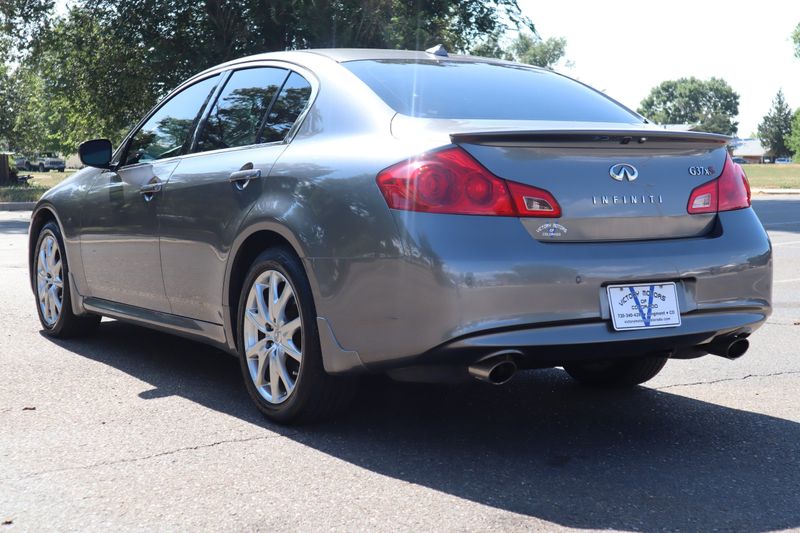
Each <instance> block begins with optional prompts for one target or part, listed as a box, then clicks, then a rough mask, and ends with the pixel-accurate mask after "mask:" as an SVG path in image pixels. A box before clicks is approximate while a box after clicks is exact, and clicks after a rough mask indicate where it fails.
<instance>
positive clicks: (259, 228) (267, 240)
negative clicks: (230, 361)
mask: <svg viewBox="0 0 800 533" xmlns="http://www.w3.org/2000/svg"><path fill="white" fill-rule="evenodd" d="M274 247H283V248H285V249H287V250H289V251H290V252H292V253H293V254H294V255H295V256H296V257H297V259H298V260H299V261H300V263H301V266H302V268H303V271H304V272H305V274H306V276H307V277H308V281H309V284H310V285H311V292H312V295H313V296H314V297H315V299H316V294H317V287H316V284H315V280H314V276H313V273H312V272H309V269H308V268H306V265H305V262H304V261H303V258H304V257H305V253H304V252H303V249H302V247H301V246H300V243H299V242H298V241H297V239H296V238H295V237H294V235H293V234H292V233H291V231H289V230H288V229H287V228H286V227H285V226H282V225H280V224H277V223H274V222H265V223H261V224H257V225H254V226H251V227H250V228H248V230H247V231H246V232H243V233H242V234H240V235H239V237H238V238H237V240H236V242H235V243H234V246H233V247H232V249H231V253H230V255H229V260H228V267H227V268H226V271H225V282H224V283H223V294H222V302H223V305H224V306H225V308H226V311H225V317H224V319H225V329H226V330H227V337H228V348H229V349H230V351H231V352H236V350H237V342H238V341H237V335H236V331H237V328H238V324H237V320H238V317H237V310H238V308H239V298H240V296H241V292H242V285H243V284H244V278H245V276H246V275H247V270H248V269H249V268H250V265H252V264H253V261H254V260H255V258H256V257H258V255H259V254H260V253H261V252H263V251H264V250H266V249H268V248H274Z"/></svg>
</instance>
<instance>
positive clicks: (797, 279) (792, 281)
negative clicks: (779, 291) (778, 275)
mask: <svg viewBox="0 0 800 533" xmlns="http://www.w3.org/2000/svg"><path fill="white" fill-rule="evenodd" d="M796 281H800V278H791V279H776V280H775V283H794V282H796Z"/></svg>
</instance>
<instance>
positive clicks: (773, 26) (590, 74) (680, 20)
mask: <svg viewBox="0 0 800 533" xmlns="http://www.w3.org/2000/svg"><path fill="white" fill-rule="evenodd" d="M67 2H68V0H56V5H57V8H58V10H59V11H60V12H63V11H64V7H65V4H66V3H67ZM519 5H520V8H521V9H522V11H523V13H524V14H525V15H527V16H528V17H529V18H530V19H532V20H533V22H534V24H535V25H536V30H537V31H538V32H539V34H540V35H541V36H542V37H544V38H547V37H564V38H566V39H567V53H566V59H568V60H570V61H571V62H572V63H573V66H572V67H565V66H563V65H562V66H559V67H557V68H556V70H558V71H559V72H562V73H564V74H567V75H568V76H571V77H573V78H576V79H579V80H580V81H582V82H584V83H587V84H589V85H591V86H592V87H594V88H596V89H599V90H601V91H603V92H605V93H606V94H608V95H609V96H611V97H612V98H614V99H615V100H618V101H619V102H621V103H623V104H625V105H626V106H628V107H630V108H632V109H634V110H635V109H636V108H638V107H639V103H640V102H641V101H642V100H643V99H644V98H645V97H646V96H647V94H648V93H649V92H650V89H652V88H653V87H655V86H656V85H658V84H659V83H661V82H662V81H664V80H669V79H677V78H680V77H684V76H696V77H698V78H702V79H707V78H710V77H712V76H716V77H719V78H723V79H724V80H726V81H727V82H728V83H729V84H730V85H731V87H733V90H734V91H736V92H737V93H738V94H739V96H740V100H739V117H738V121H739V133H738V134H739V136H740V137H749V136H750V135H751V134H753V133H755V132H756V130H757V128H758V123H759V122H761V119H762V118H763V116H764V115H765V114H766V113H767V112H768V111H769V108H770V106H771V104H772V99H773V98H774V97H775V94H776V93H777V92H778V89H783V92H784V95H785V96H786V101H787V102H788V104H789V105H790V106H791V107H792V109H797V108H798V107H800V59H798V58H795V57H794V51H793V47H792V43H791V39H790V36H791V34H792V31H793V30H794V28H795V26H796V25H797V24H798V23H800V0H761V1H759V2H756V1H754V0H726V1H719V0H667V1H666V2H653V1H652V0H639V1H633V0H599V1H598V0H594V1H593V0H557V1H552V0H551V1H543V0H519Z"/></svg>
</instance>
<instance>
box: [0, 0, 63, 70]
mask: <svg viewBox="0 0 800 533" xmlns="http://www.w3.org/2000/svg"><path fill="white" fill-rule="evenodd" d="M54 3H55V2H54V0H2V2H0V54H2V57H9V55H11V56H18V55H19V54H20V53H22V51H24V50H26V49H28V48H29V47H30V46H31V44H32V43H34V42H36V40H37V37H38V36H39V35H40V34H41V33H42V32H44V31H45V30H46V29H47V27H48V21H49V19H50V18H51V15H52V12H53V6H54Z"/></svg>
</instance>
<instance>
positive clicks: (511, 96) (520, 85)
mask: <svg viewBox="0 0 800 533" xmlns="http://www.w3.org/2000/svg"><path fill="white" fill-rule="evenodd" d="M343 66H344V67H345V68H347V69H348V70H350V72H352V73H353V74H355V75H356V76H358V77H359V78H360V79H361V80H362V81H363V82H364V83H366V84H367V85H368V86H369V87H370V88H371V89H372V90H373V91H374V92H375V93H376V94H377V95H378V96H380V97H381V98H382V99H383V101H384V102H386V103H387V104H388V105H389V106H390V107H391V108H392V109H394V110H395V111H397V112H398V113H402V114H404V115H409V116H415V117H424V118H447V119H492V120H556V121H587V122H623V123H641V122H642V119H641V118H639V117H638V116H636V115H634V114H633V113H631V112H630V111H628V110H626V109H625V108H623V107H621V106H620V105H618V104H616V103H614V102H613V101H611V100H610V99H608V98H606V97H605V96H603V95H602V94H600V93H598V92H596V91H594V90H592V89H590V88H589V87H586V86H584V85H582V84H580V83H578V82H576V81H574V80H571V79H569V78H566V77H564V76H560V75H558V74H555V73H553V72H550V71H546V70H539V69H534V68H528V67H525V66H521V65H511V64H508V65H506V64H498V63H489V62H463V61H446V60H445V61H438V60H365V61H350V62H346V63H343Z"/></svg>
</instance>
